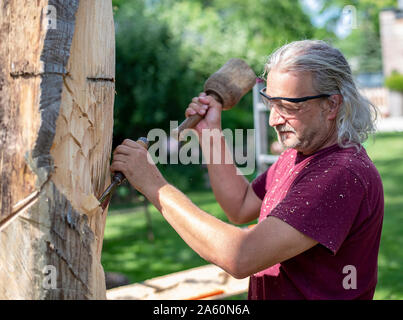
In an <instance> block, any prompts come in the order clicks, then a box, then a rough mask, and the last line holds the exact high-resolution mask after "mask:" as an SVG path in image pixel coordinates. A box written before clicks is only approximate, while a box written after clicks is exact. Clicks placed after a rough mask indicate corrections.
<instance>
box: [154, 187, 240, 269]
mask: <svg viewBox="0 0 403 320" xmlns="http://www.w3.org/2000/svg"><path fill="white" fill-rule="evenodd" d="M148 198H149V200H150V201H151V202H152V203H153V204H154V205H155V206H156V207H157V209H158V210H159V211H160V212H161V213H162V215H163V216H164V218H165V219H166V220H167V221H168V223H169V224H170V225H171V226H172V227H173V228H174V229H175V231H176V232H177V233H178V234H179V235H180V236H181V238H182V239H183V240H184V241H185V242H186V243H187V244H188V245H189V246H190V247H191V248H192V249H193V250H194V251H196V252H197V253H198V254H199V255H200V256H201V257H202V258H204V259H205V260H207V261H209V262H212V263H214V264H216V265H218V266H220V267H221V268H223V269H224V270H226V271H227V272H229V273H231V274H233V275H235V276H236V275H237V273H238V268H239V253H240V250H241V243H242V241H243V239H244V236H245V235H246V231H245V230H242V229H240V228H238V227H235V226H233V225H230V224H227V223H224V222H223V221H221V220H219V219H217V218H215V217H213V216H211V215H209V214H208V213H206V212H204V211H203V210H201V209H199V208H198V207H197V206H196V205H194V204H193V203H192V202H191V201H190V199H189V198H187V197H186V196H185V195H184V194H183V193H182V192H181V191H179V190H178V189H176V188H175V187H173V186H172V185H170V184H166V185H164V186H162V187H159V189H158V191H153V192H151V193H150V195H149V196H148Z"/></svg>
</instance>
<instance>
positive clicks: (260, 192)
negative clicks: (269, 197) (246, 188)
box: [252, 170, 267, 200]
mask: <svg viewBox="0 0 403 320" xmlns="http://www.w3.org/2000/svg"><path fill="white" fill-rule="evenodd" d="M266 177H267V170H266V171H265V172H263V173H262V174H260V175H259V176H258V177H257V178H256V179H255V180H253V181H252V189H253V191H255V193H256V195H257V196H258V197H259V198H260V199H262V200H263V199H264V196H265V194H266Z"/></svg>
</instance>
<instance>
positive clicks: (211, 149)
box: [200, 129, 249, 221]
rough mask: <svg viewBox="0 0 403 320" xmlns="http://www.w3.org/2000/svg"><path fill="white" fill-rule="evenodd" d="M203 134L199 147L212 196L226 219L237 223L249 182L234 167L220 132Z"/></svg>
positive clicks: (216, 130)
mask: <svg viewBox="0 0 403 320" xmlns="http://www.w3.org/2000/svg"><path fill="white" fill-rule="evenodd" d="M203 134H204V135H203V136H202V138H201V139H200V145H201V148H202V151H203V155H204V157H205V160H206V162H207V168H208V173H209V178H210V183H211V187H212V189H213V192H214V195H215V197H216V199H217V202H218V203H219V204H220V206H221V207H222V209H223V210H224V211H225V213H226V214H227V216H228V218H229V219H230V220H231V221H237V220H238V215H239V214H240V208H241V207H242V203H243V201H244V198H245V195H246V192H247V189H248V186H249V182H248V181H247V180H246V179H245V177H244V176H243V175H242V174H240V173H239V170H238V168H237V167H236V166H235V164H234V161H233V156H232V154H231V152H230V150H229V148H228V146H227V144H226V142H225V137H224V135H223V134H222V131H221V130H218V129H215V130H214V131H212V132H208V131H207V132H205V133H203ZM210 136H212V138H210Z"/></svg>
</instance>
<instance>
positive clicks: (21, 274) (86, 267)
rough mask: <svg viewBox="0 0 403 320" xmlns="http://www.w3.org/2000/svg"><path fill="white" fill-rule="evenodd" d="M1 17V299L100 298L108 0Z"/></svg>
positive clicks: (109, 112)
mask: <svg viewBox="0 0 403 320" xmlns="http://www.w3.org/2000/svg"><path fill="white" fill-rule="evenodd" d="M55 13H56V15H55V16H54V14H55ZM0 19H1V20H0V43H1V46H0V128H1V131H0V172H1V179H0V190H1V192H0V283H1V284H2V285H1V286H0V299H104V298H105V291H106V290H105V278H104V272H103V268H102V266H101V263H100V257H101V250H102V240H103V232H104V227H105V219H106V215H107V212H102V210H101V209H100V208H99V207H98V205H99V203H98V202H97V200H96V199H97V197H98V196H99V195H100V194H101V193H102V191H103V190H104V188H105V187H106V186H107V185H108V184H109V183H110V174H109V160H110V154H111V146H112V128H113V102H114V94H115V83H114V81H115V49H114V48H115V39H114V23H113V12H112V3H111V0H81V1H79V0H68V1H66V0H38V1H32V0H8V1H4V2H3V1H2V4H1V6H0ZM105 211H106V210H105Z"/></svg>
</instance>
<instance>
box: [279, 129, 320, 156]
mask: <svg viewBox="0 0 403 320" xmlns="http://www.w3.org/2000/svg"><path fill="white" fill-rule="evenodd" d="M275 129H276V132H277V138H278V141H279V142H280V144H281V145H282V146H283V147H285V148H291V149H296V150H297V151H301V152H303V151H304V150H305V149H307V148H309V146H310V145H311V144H312V142H313V140H314V138H315V134H316V133H315V131H314V130H312V129H309V128H307V129H306V130H305V131H304V132H301V133H300V134H297V132H296V131H295V129H294V128H293V127H291V126H290V125H289V124H284V125H279V126H277V127H276V128H275Z"/></svg>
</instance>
